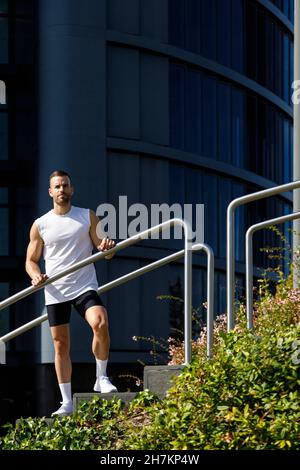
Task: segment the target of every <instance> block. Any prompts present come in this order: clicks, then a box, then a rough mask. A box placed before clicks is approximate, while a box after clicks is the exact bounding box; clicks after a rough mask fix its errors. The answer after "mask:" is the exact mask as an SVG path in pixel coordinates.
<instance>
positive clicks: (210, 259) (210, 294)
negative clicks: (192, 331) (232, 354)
mask: <svg viewBox="0 0 300 470" xmlns="http://www.w3.org/2000/svg"><path fill="white" fill-rule="evenodd" d="M197 250H203V251H205V252H206V254H207V346H206V351H207V357H208V359H210V358H211V357H212V348H213V321H214V254H213V251H212V249H211V247H210V246H208V245H206V244H204V243H203V244H202V243H197V244H195V245H193V246H192V251H197ZM183 255H184V250H181V251H178V252H177V253H173V254H172V255H169V256H166V257H164V258H161V259H160V260H158V261H154V262H153V263H150V264H148V265H147V266H143V267H142V268H139V269H136V270H135V271H132V272H130V273H128V274H125V275H124V276H121V277H119V278H117V279H115V280H113V281H110V282H109V283H107V284H104V285H103V286H101V287H99V288H98V290H97V292H98V294H99V295H100V294H103V293H104V292H107V291H109V290H111V289H113V288H114V287H117V286H120V285H122V284H125V283H126V282H128V281H130V280H132V279H136V278H137V277H140V276H141V275H143V274H146V273H148V272H150V271H153V270H154V269H157V268H159V267H161V266H164V265H166V264H168V263H170V262H172V261H175V260H176V259H178V258H180V257H181V256H183ZM47 318H48V315H47V313H45V314H43V315H41V316H40V317H38V318H35V319H34V320H32V321H30V322H28V323H26V324H25V325H22V326H20V327H19V328H16V329H15V330H13V331H11V332H10V333H7V334H6V335H4V336H2V337H1V338H0V342H1V341H2V342H3V343H5V342H7V341H10V340H11V339H13V338H16V337H17V336H19V335H21V334H22V333H25V332H26V331H28V330H30V329H32V328H34V327H35V326H38V325H40V324H41V323H43V322H44V321H45V320H47Z"/></svg>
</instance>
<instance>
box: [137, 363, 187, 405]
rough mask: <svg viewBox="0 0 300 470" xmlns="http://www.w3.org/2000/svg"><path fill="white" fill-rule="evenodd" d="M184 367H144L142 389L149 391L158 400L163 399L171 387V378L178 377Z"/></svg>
mask: <svg viewBox="0 0 300 470" xmlns="http://www.w3.org/2000/svg"><path fill="white" fill-rule="evenodd" d="M183 368H184V366H145V368H144V389H146V388H147V389H149V390H150V391H151V392H153V393H155V394H156V395H157V396H158V397H159V398H164V396H165V395H166V392H167V390H168V389H169V388H170V387H171V386H172V377H174V376H178V375H179V374H180V372H181V371H182V370H183Z"/></svg>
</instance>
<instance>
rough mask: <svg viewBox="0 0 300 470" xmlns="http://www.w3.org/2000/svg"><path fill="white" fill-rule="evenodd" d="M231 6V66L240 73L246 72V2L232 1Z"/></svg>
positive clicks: (240, 0)
mask: <svg viewBox="0 0 300 470" xmlns="http://www.w3.org/2000/svg"><path fill="white" fill-rule="evenodd" d="M232 2H233V3H232V6H231V25H232V26H231V44H232V50H231V64H232V67H233V68H234V69H235V70H237V71H238V72H241V73H243V72H244V55H245V51H244V48H245V18H244V14H245V11H244V0H232Z"/></svg>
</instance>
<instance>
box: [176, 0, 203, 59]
mask: <svg viewBox="0 0 300 470" xmlns="http://www.w3.org/2000/svg"><path fill="white" fill-rule="evenodd" d="M170 3H172V1H171V2H169V4H170ZM181 3H184V2H181ZM200 7H201V2H200V1H199V0H186V2H185V19H186V20H185V47H186V49H187V50H188V51H192V52H195V53H196V54H199V53H200V51H201V44H200V42H201V37H200V33H201V29H200V16H201V8H200ZM182 18H183V17H182ZM182 18H181V21H182Z"/></svg>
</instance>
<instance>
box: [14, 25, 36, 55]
mask: <svg viewBox="0 0 300 470" xmlns="http://www.w3.org/2000/svg"><path fill="white" fill-rule="evenodd" d="M15 31H16V35H15V38H16V40H15V45H16V47H15V56H16V62H17V64H31V63H32V62H33V52H34V47H33V27H32V22H31V20H30V19H26V18H17V19H16V23H15Z"/></svg>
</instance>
